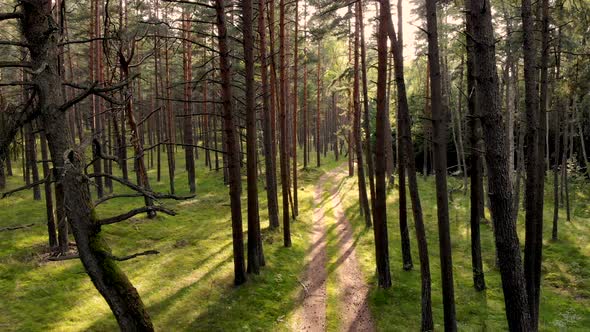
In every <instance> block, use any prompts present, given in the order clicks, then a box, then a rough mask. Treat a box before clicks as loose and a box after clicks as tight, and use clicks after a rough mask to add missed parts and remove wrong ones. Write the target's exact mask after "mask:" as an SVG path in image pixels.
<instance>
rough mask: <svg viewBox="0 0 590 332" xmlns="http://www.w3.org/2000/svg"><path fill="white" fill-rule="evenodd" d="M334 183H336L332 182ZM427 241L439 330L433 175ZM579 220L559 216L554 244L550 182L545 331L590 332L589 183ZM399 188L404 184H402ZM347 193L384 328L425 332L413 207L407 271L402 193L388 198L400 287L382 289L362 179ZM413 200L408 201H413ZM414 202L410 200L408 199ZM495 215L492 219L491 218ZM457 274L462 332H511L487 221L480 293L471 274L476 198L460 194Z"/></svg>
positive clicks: (455, 215)
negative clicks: (362, 203) (362, 206)
mask: <svg viewBox="0 0 590 332" xmlns="http://www.w3.org/2000/svg"><path fill="white" fill-rule="evenodd" d="M449 181H450V182H449V183H450V185H449V187H458V186H459V182H460V179H452V178H451V179H449ZM332 185H337V184H336V183H332ZM419 186H420V194H421V199H422V206H423V208H424V219H425V224H426V232H427V238H428V244H429V247H428V250H429V255H430V265H431V266H430V269H431V274H432V307H433V315H434V321H435V329H436V330H442V329H443V306H442V288H441V281H440V258H439V247H438V230H437V219H436V193H435V188H434V178H433V177H429V178H426V179H425V178H423V177H421V178H420V181H419ZM572 187H573V190H572V191H571V192H573V194H572V200H573V208H572V211H573V213H572V222H566V221H565V211H564V210H561V211H560V217H561V219H560V221H559V228H560V229H559V232H560V233H559V234H560V238H559V240H558V241H556V242H553V241H551V240H550V239H551V224H552V218H553V201H552V191H551V190H552V185H551V184H547V185H546V195H545V197H546V201H545V211H544V215H545V228H544V239H545V241H544V247H543V266H542V269H543V281H542V291H541V308H540V329H541V330H543V331H556V330H568V331H588V330H589V329H590V245H589V244H588V243H589V242H588V240H589V237H590V206H589V205H588V203H587V202H588V195H589V194H590V190H589V187H588V185H587V183H583V182H580V183H578V184H574V185H572ZM396 188H397V187H396ZM342 192H344V193H346V194H345V195H343V197H344V203H343V204H344V206H345V209H346V214H347V216H348V218H349V220H351V222H352V223H353V225H354V227H355V238H358V239H359V241H358V244H357V249H356V250H357V258H358V260H359V262H360V264H361V268H362V269H363V272H364V274H365V276H366V278H367V281H368V282H369V283H370V285H371V293H370V305H371V310H372V312H373V315H374V318H375V320H376V324H377V327H378V329H379V330H380V331H416V330H419V329H420V272H419V270H420V266H419V259H418V252H417V244H416V240H415V232H414V227H413V219H412V215H411V208H410V206H408V214H409V220H408V222H409V225H410V235H411V240H412V258H413V262H414V269H413V270H412V271H409V272H406V271H404V270H403V269H402V258H401V243H400V241H401V240H400V234H399V224H398V205H397V198H398V193H397V189H396V190H390V191H389V194H388V205H387V215H388V232H389V243H390V245H389V252H390V262H391V273H392V279H393V286H392V287H391V288H390V289H388V290H383V289H379V288H378V287H377V286H376V277H375V265H374V264H375V254H374V250H375V249H374V244H373V234H372V232H370V231H367V229H366V228H365V227H364V220H363V219H362V218H361V217H360V216H359V214H358V211H359V205H358V189H357V181H356V178H347V180H346V181H345V182H344V184H343V188H342ZM408 200H409V197H408ZM408 203H409V202H408ZM488 217H489V215H488ZM450 222H451V239H452V250H453V266H454V269H453V272H454V278H455V302H456V310H457V319H458V322H457V323H458V327H459V329H460V330H463V331H482V330H488V331H498V330H507V323H506V318H505V314H504V298H503V293H502V288H501V280H500V275H499V271H498V269H497V268H496V267H495V248H494V243H493V234H492V229H491V225H490V224H482V225H481V232H482V250H483V260H484V271H485V278H486V284H487V290H486V291H484V292H476V291H475V289H474V288H473V286H472V285H473V281H472V273H471V251H470V228H469V195H468V194H467V195H465V196H464V195H462V194H461V193H455V194H454V195H453V201H452V202H451V203H450ZM518 231H519V236H520V241H521V247H523V246H524V213H523V212H522V211H521V213H520V215H519V219H518Z"/></svg>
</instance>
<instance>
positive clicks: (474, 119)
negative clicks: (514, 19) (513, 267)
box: [465, 0, 486, 291]
mask: <svg viewBox="0 0 590 332" xmlns="http://www.w3.org/2000/svg"><path fill="white" fill-rule="evenodd" d="M465 7H466V8H467V10H469V9H470V0H466V1H465ZM465 24H466V31H467V34H468V36H467V37H466V38H465V39H466V45H467V97H468V99H467V108H468V109H469V141H470V145H471V154H470V159H469V164H470V177H471V183H470V191H471V196H470V212H471V213H470V226H471V268H472V270H473V287H474V288H475V289H476V290H477V291H482V290H484V289H485V288H486V284H485V278H484V272H483V262H482V256H481V239H480V228H479V224H480V223H481V221H482V220H483V219H484V215H483V213H482V212H483V209H482V208H481V206H483V200H484V195H483V171H484V170H483V167H484V165H483V162H484V161H483V153H482V151H483V144H481V139H482V137H481V121H480V112H479V109H478V100H477V91H478V89H477V86H476V84H477V73H476V68H475V58H474V54H475V43H474V40H473V38H470V37H469V35H473V34H474V33H475V31H474V30H473V29H474V26H473V24H474V22H473V20H472V16H471V15H470V14H469V13H467V14H466V20H465Z"/></svg>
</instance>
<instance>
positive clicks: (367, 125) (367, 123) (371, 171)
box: [357, 5, 401, 210]
mask: <svg viewBox="0 0 590 332" xmlns="http://www.w3.org/2000/svg"><path fill="white" fill-rule="evenodd" d="M400 8H401V7H400ZM398 10H399V9H398ZM357 18H358V20H359V22H360V24H361V26H360V32H361V40H360V43H361V44H360V47H361V74H362V84H363V106H364V112H363V115H364V129H365V149H366V158H367V174H368V175H369V189H370V193H371V209H372V210H375V165H373V146H372V142H371V120H370V117H371V115H370V109H369V87H368V84H367V81H368V79H367V48H366V44H365V24H364V21H363V6H362V5H361V6H359V7H358V14H357Z"/></svg>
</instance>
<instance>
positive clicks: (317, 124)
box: [315, 39, 322, 168]
mask: <svg viewBox="0 0 590 332" xmlns="http://www.w3.org/2000/svg"><path fill="white" fill-rule="evenodd" d="M321 68H322V40H321V39H319V40H318V79H317V86H316V88H317V97H316V101H317V106H316V115H315V120H316V122H315V135H316V137H315V144H316V145H315V152H316V166H317V167H318V168H319V167H320V164H321V162H320V153H321V146H322V145H321V141H322V140H321V139H320V124H321V121H322V120H321V119H322V112H321V109H320V99H321V90H322V88H321V84H322V81H321V77H322V75H321V72H320V70H321Z"/></svg>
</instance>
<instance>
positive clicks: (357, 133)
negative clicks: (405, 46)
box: [318, 2, 387, 227]
mask: <svg viewBox="0 0 590 332" xmlns="http://www.w3.org/2000/svg"><path fill="white" fill-rule="evenodd" d="M360 7H361V3H360V2H357V3H356V7H355V8H356V19H355V26H354V86H353V98H354V124H353V126H354V138H355V145H356V158H357V172H358V173H357V174H358V186H359V194H360V197H359V198H360V208H361V213H362V212H364V216H365V226H367V227H371V224H372V223H371V208H370V207H369V198H368V197H367V184H366V182H365V165H364V161H363V143H362V137H361V112H362V111H361V102H360V91H359V90H360V77H359V76H360V75H361V74H360V73H359V60H360V59H359V57H360V54H359V39H360V31H359V30H361V29H362V26H363V25H362V24H361V21H360V18H361V15H360ZM386 51H387V50H386ZM318 68H319V67H318ZM318 72H319V71H318ZM365 75H366V74H365ZM318 97H319V95H318ZM318 110H319V107H318ZM386 135H387V133H386Z"/></svg>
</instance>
